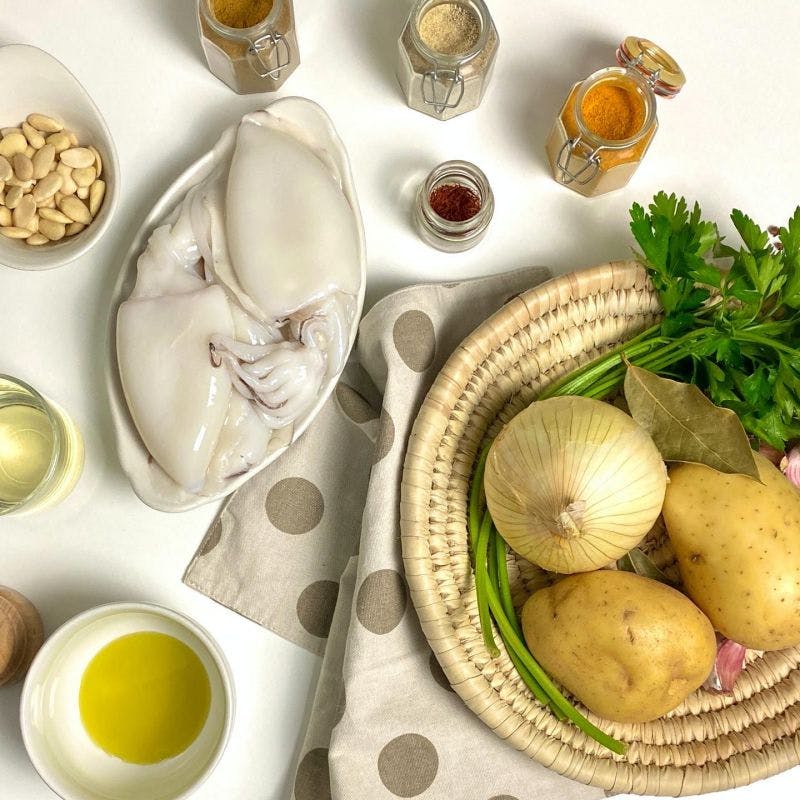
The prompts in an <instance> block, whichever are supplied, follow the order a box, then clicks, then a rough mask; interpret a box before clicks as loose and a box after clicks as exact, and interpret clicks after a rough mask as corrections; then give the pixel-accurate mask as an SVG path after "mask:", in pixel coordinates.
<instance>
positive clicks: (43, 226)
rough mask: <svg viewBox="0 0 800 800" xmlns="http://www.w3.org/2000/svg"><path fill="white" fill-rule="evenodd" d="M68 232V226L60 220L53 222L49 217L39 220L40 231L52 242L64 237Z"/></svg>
mask: <svg viewBox="0 0 800 800" xmlns="http://www.w3.org/2000/svg"><path fill="white" fill-rule="evenodd" d="M66 232H67V229H66V227H65V226H64V225H62V224H61V223H60V222H53V221H52V220H49V219H40V220H39V233H43V234H44V235H45V236H46V237H47V238H48V239H49V240H50V241H51V242H57V241H58V240H59V239H63V238H64V234H65V233H66Z"/></svg>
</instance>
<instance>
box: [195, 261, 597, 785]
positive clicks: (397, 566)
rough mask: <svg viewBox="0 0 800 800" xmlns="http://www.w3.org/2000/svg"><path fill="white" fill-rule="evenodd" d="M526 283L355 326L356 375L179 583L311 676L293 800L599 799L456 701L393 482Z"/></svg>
mask: <svg viewBox="0 0 800 800" xmlns="http://www.w3.org/2000/svg"><path fill="white" fill-rule="evenodd" d="M547 277H549V275H548V273H547V271H546V270H544V269H538V268H535V269H526V270H521V271H518V272H513V273H508V274H505V275H500V276H492V277H490V278H481V279H478V280H471V281H466V282H463V283H458V284H435V285H422V286H413V287H410V288H407V289H403V290H401V291H399V292H397V293H395V294H393V295H391V296H389V297H387V298H385V299H384V300H382V301H380V302H379V303H378V304H377V305H376V306H375V307H374V308H373V309H372V310H371V311H370V312H369V313H368V314H367V315H366V316H365V317H364V319H363V320H362V322H361V326H360V329H359V338H358V343H357V346H356V349H355V353H354V356H353V359H352V361H351V363H350V364H349V365H348V368H347V370H346V372H345V374H344V376H343V378H342V380H341V382H340V383H339V385H338V387H337V389H336V391H335V393H334V395H333V396H332V397H331V399H330V400H329V401H328V403H327V404H326V405H325V407H324V408H323V410H322V412H321V413H320V415H319V416H318V417H317V419H316V420H315V422H314V424H313V425H312V426H311V428H310V429H309V430H308V431H307V432H306V434H305V435H304V436H303V437H302V438H301V439H300V440H299V441H298V442H297V443H296V444H295V445H294V446H293V447H292V448H291V449H290V450H289V451H288V452H287V453H286V454H285V455H283V456H282V457H281V458H280V459H279V460H278V461H277V462H275V464H273V465H271V466H270V467H268V468H267V469H266V470H264V471H263V472H261V473H260V474H259V475H257V476H255V477H254V478H253V479H252V480H251V481H249V482H248V483H247V484H245V485H244V486H243V487H242V488H241V489H239V491H238V492H236V494H234V495H233V496H232V497H231V499H230V500H229V501H228V503H227V504H226V505H225V507H224V508H223V509H222V511H221V512H220V515H219V517H218V519H217V520H216V521H215V522H214V524H213V525H212V526H211V528H210V530H209V531H208V533H207V535H206V537H205V539H204V541H203V543H202V544H201V546H200V548H199V550H198V551H197V553H196V555H195V557H194V559H193V560H192V562H191V564H190V565H189V567H188V569H187V571H186V575H185V577H184V580H185V582H186V583H187V584H188V585H189V586H192V587H194V588H195V589H198V590H199V591H201V592H203V593H205V594H207V595H208V596H209V597H212V598H214V599H215V600H217V601H218V602H220V603H223V604H224V605H226V606H228V607H229V608H232V609H234V610H236V611H238V612H239V613H240V614H243V615H245V616H247V617H249V618H250V619H253V620H255V621H256V622H258V623H260V624H261V625H264V626H265V627H267V628H269V629H270V630H272V631H274V632H276V633H278V634H280V635H281V636H284V637H286V638H287V639H289V640H291V641H292V642H295V643H297V644H298V645H301V646H302V647H305V648H307V649H309V650H311V651H313V652H315V653H319V654H322V655H323V656H324V658H323V665H322V672H321V676H320V681H319V685H318V687H317V692H316V697H315V700H314V706H313V711H312V714H311V719H310V722H309V727H308V730H307V733H306V737H305V741H304V743H303V746H302V748H301V752H300V757H299V761H298V765H297V769H296V777H295V780H294V787H293V797H294V800H329V799H330V798H335V800H384V799H385V800H394V798H398V797H404V798H406V797H419V798H423V799H424V800H450V799H451V798H452V799H453V800H455V798H465V799H467V800H539V799H540V798H541V800H545V798H547V800H550V799H551V798H559V799H560V800H584V798H597V797H602V796H603V793H602V792H601V791H600V790H598V789H594V788H591V787H587V786H583V785H582V784H579V783H576V782H574V781H570V780H568V779H566V778H562V777H561V776H559V775H556V774H555V773H554V772H550V771H549V770H547V769H545V768H544V767H542V766H540V765H538V764H536V763H534V762H533V761H531V760H530V759H528V758H527V757H526V756H524V755H522V754H521V753H519V752H517V751H516V750H514V748H512V747H510V746H509V745H507V744H505V743H504V742H503V741H501V740H500V739H499V738H498V737H496V736H495V734H494V733H492V731H490V730H489V729H488V728H487V727H486V726H485V725H484V724H483V723H482V722H481V721H480V720H479V719H478V718H477V717H475V716H474V715H473V714H472V713H471V712H470V711H469V710H468V709H467V707H466V706H465V705H464V704H463V703H462V702H461V700H460V698H459V697H458V696H457V695H456V694H455V692H454V691H453V690H452V689H451V688H450V686H449V684H448V682H447V679H446V678H445V676H444V673H443V672H442V670H441V668H440V666H439V664H438V662H437V661H436V659H435V657H434V656H433V654H432V652H431V650H430V648H429V647H428V644H427V642H426V641H425V638H424V636H423V634H422V630H421V628H420V625H419V622H418V620H417V616H416V613H415V612H414V609H413V608H412V607H411V606H410V603H409V600H408V594H407V589H406V584H405V580H404V578H403V567H402V558H401V553H400V525H399V502H400V497H399V495H400V478H401V475H402V469H403V459H404V457H405V446H406V441H407V439H408V436H409V433H410V431H411V427H412V425H413V423H414V419H415V417H416V414H417V410H418V408H419V406H420V404H421V402H422V400H423V399H424V397H425V393H426V392H427V390H428V388H429V386H430V385H431V383H432V382H433V380H434V378H435V376H436V374H437V372H438V371H439V369H440V368H441V366H442V365H443V364H444V362H445V360H446V359H447V357H448V356H449V355H450V353H451V352H452V351H453V350H454V349H455V347H456V346H457V345H458V344H459V342H460V341H461V340H462V339H463V338H464V337H465V336H466V335H467V334H468V333H470V332H471V331H472V330H473V329H474V328H475V327H476V326H477V325H478V324H479V323H480V322H481V321H482V320H484V319H485V318H486V317H488V316H489V315H490V314H491V313H493V312H494V311H496V310H497V309H498V308H499V307H500V306H501V305H502V304H503V303H504V302H506V301H507V300H508V299H510V297H512V296H514V295H516V294H518V293H519V292H521V291H523V290H524V289H528V288H530V287H531V286H534V285H536V284H537V283H539V282H541V281H542V280H544V279H545V278H547Z"/></svg>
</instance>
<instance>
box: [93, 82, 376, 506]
mask: <svg viewBox="0 0 800 800" xmlns="http://www.w3.org/2000/svg"><path fill="white" fill-rule="evenodd" d="M267 110H268V111H269V113H270V114H272V115H276V116H280V115H281V114H282V112H285V113H286V114H287V116H289V117H290V118H291V119H292V121H293V122H294V123H295V124H297V123H298V120H303V121H304V122H305V123H306V125H307V133H308V137H309V140H310V141H312V142H313V141H315V136H321V134H322V133H323V132H324V137H325V138H326V140H327V141H329V142H333V143H335V144H336V145H337V148H338V151H336V152H330V151H327V150H326V151H325V157H326V158H330V159H333V160H335V162H336V164H337V167H338V171H339V174H340V175H341V176H342V191H343V192H344V194H345V197H346V198H347V200H348V202H349V204H350V206H351V208H352V210H353V214H354V217H355V219H356V221H357V226H358V232H359V238H360V244H361V246H360V256H361V258H360V261H361V276H360V282H359V289H358V296H357V298H356V312H355V314H354V317H353V322H352V325H351V330H350V338H349V347H350V348H352V346H353V343H354V342H355V339H356V334H357V332H358V323H359V320H360V317H361V311H362V308H363V304H364V294H365V289H366V248H365V243H364V227H363V222H362V219H361V212H360V209H359V205H358V199H357V197H356V193H355V186H354V184H353V177H352V174H351V171H350V164H349V161H348V159H347V155H346V152H345V150H344V145H343V144H342V142H341V140H340V139H339V135H338V133H337V132H336V130H335V129H334V127H333V124H332V122H331V121H330V119H329V118H328V117H327V115H326V114H325V113H324V111H322V110H321V109H320V108H319V106H317V105H316V104H315V103H313V102H311V101H309V100H306V99H304V98H298V97H287V98H283V99H281V100H276V101H275V102H273V103H271V104H270V105H269V106H268V107H267ZM320 112H321V113H320ZM238 123H239V121H238V120H237V121H236V123H235V124H234V125H232V126H231V127H229V128H227V129H226V130H225V131H223V133H222V135H221V137H220V139H219V141H218V142H217V144H216V145H215V147H214V148H213V149H212V150H211V151H210V152H208V153H206V154H205V155H204V156H202V157H201V158H199V159H198V160H197V161H195V162H194V164H192V165H191V166H190V167H189V168H188V169H187V170H185V171H184V172H183V174H182V175H180V176H179V177H178V178H177V179H176V180H175V181H174V183H173V184H172V185H171V186H170V187H169V188H168V189H167V190H166V192H165V193H164V194H163V195H162V197H161V198H160V199H159V200H158V202H157V203H156V204H155V206H154V207H153V209H152V210H151V211H150V213H149V214H148V215H147V218H146V219H145V221H144V222H143V223H142V226H141V227H140V228H139V230H138V232H137V233H136V235H135V237H134V239H133V242H132V243H131V246H130V248H129V250H128V252H127V254H126V256H125V259H124V261H123V263H122V268H121V270H120V273H119V277H118V278H117V282H116V285H115V287H114V292H113V295H112V303H111V314H110V317H109V327H108V340H107V345H106V346H107V348H108V365H109V368H108V370H107V374H106V387H107V391H108V395H109V401H110V404H111V415H112V418H113V421H114V431H115V435H116V444H117V453H118V455H119V459H120V462H121V464H122V468H123V470H124V471H125V473H126V475H127V476H128V479H129V480H130V482H131V485H132V486H133V490H134V492H136V494H137V495H138V497H139V498H140V499H141V500H142V501H143V502H145V503H146V504H147V505H149V506H150V507H151V508H155V509H157V510H159V511H170V512H177V511H188V510H189V509H192V508H196V507H198V506H201V505H205V504H206V503H212V502H215V501H218V500H220V499H222V498H223V497H225V496H227V495H229V494H230V493H231V492H233V491H235V490H236V489H238V488H239V487H240V486H241V485H242V484H243V483H245V482H246V481H247V480H249V479H250V478H252V477H253V475H255V474H257V473H258V472H260V471H261V470H262V469H264V467H266V466H267V465H268V464H271V463H272V462H273V461H275V459H276V458H278V457H279V456H280V455H281V454H282V453H283V452H285V451H286V450H287V449H288V447H289V446H290V445H291V444H292V442H294V441H296V440H297V439H298V438H299V437H300V436H301V435H302V434H303V433H304V431H305V430H306V429H307V428H308V426H309V425H310V424H311V422H312V421H313V420H314V418H315V417H316V415H317V414H318V413H319V411H320V409H321V408H322V406H323V405H324V404H325V402H326V400H327V399H328V397H329V396H330V394H331V392H332V391H333V389H334V387H335V386H336V383H337V382H338V380H339V377H340V375H339V374H337V375H334V376H333V377H332V378H330V379H329V380H328V381H326V382H325V383H324V384H323V386H322V390H321V391H320V395H319V397H318V398H317V401H316V402H315V403H314V405H313V407H312V408H311V409H310V410H309V411H308V412H306V413H305V414H304V415H303V416H302V417H300V418H299V419H298V420H297V421H296V422H295V423H294V425H292V426H289V427H287V428H282V429H279V430H276V431H274V432H273V435H272V438H271V439H270V442H269V447H268V451H267V456H266V457H265V458H264V459H263V460H262V461H261V463H259V464H258V465H257V466H255V467H253V468H252V469H251V470H249V471H248V472H246V473H245V474H243V475H240V476H238V477H235V478H231V479H230V480H229V482H228V484H227V486H226V487H225V489H224V491H221V492H218V493H216V494H211V495H197V494H192V493H190V492H187V491H186V490H185V489H183V488H182V487H180V486H178V485H177V484H176V483H175V482H174V481H173V480H172V479H171V478H169V477H168V476H167V475H166V473H164V472H163V470H161V469H160V467H158V465H156V464H154V462H153V458H152V456H151V455H150V453H149V452H148V450H147V448H146V447H145V446H144V443H143V442H142V439H141V437H140V436H139V433H138V431H137V429H136V426H135V424H134V422H133V419H132V417H131V414H130V411H129V409H128V405H127V401H126V399H125V395H124V392H123V388H122V383H121V381H120V377H119V362H118V358H117V348H116V338H117V337H116V330H117V311H118V309H119V306H120V303H122V302H123V301H124V300H126V299H127V298H128V296H129V295H130V293H131V290H132V289H133V286H134V283H135V282H136V269H137V260H138V258H139V255H140V254H141V253H142V251H143V250H144V249H145V247H146V245H147V240H148V238H149V237H150V234H151V233H152V231H153V230H154V229H155V228H156V227H158V226H159V225H160V224H163V223H164V221H165V220H166V219H167V218H168V217H169V215H170V214H171V213H172V212H173V210H174V209H175V208H176V207H177V206H178V205H179V203H180V202H181V201H182V200H183V198H184V197H185V195H186V193H187V192H188V191H189V189H191V188H192V187H193V186H196V185H197V184H199V183H201V182H202V181H203V180H205V178H207V177H208V176H209V175H210V174H211V173H212V172H214V170H215V169H216V168H217V167H218V165H219V164H220V163H223V162H225V161H226V160H230V158H231V155H232V153H233V149H234V146H235V141H236V129H237V126H238ZM322 128H324V131H323V130H322Z"/></svg>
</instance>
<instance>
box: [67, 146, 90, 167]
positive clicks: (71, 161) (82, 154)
mask: <svg viewBox="0 0 800 800" xmlns="http://www.w3.org/2000/svg"><path fill="white" fill-rule="evenodd" d="M61 163H62V164H66V165H67V166H68V167H72V168H73V169H82V168H83V167H91V166H92V164H94V153H92V151H91V150H89V148H88V147H71V148H69V150H64V152H63V153H61Z"/></svg>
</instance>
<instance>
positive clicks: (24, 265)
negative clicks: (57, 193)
mask: <svg viewBox="0 0 800 800" xmlns="http://www.w3.org/2000/svg"><path fill="white" fill-rule="evenodd" d="M0 75H2V76H3V92H2V95H0V97H1V98H2V99H0V126H1V127H13V126H16V125H19V124H20V123H21V122H22V121H23V120H24V119H25V117H27V115H28V114H31V113H33V112H38V113H41V114H49V115H52V116H55V117H58V118H60V119H61V120H62V121H63V122H64V124H65V125H66V127H67V128H69V129H70V130H72V131H74V132H75V133H76V134H77V136H78V139H79V141H80V143H81V144H91V145H94V146H95V147H96V148H97V150H98V152H99V153H100V156H101V158H102V159H103V175H102V180H104V181H105V182H106V194H105V198H104V200H103V205H102V207H101V208H100V211H99V213H98V215H97V217H96V218H95V220H94V221H93V222H92V224H91V225H89V226H88V227H87V228H86V230H85V231H82V232H81V233H79V234H77V235H76V236H73V237H70V238H68V239H62V240H61V241H60V242H52V243H50V244H44V245H40V246H38V247H31V246H30V245H27V244H25V243H24V242H21V241H19V240H18V239H7V238H6V237H5V236H0V264H5V265H6V266H9V267H13V268H14V269H26V270H47V269H54V268H55V267H61V266H63V265H64V264H68V263H69V262H70V261H74V260H75V259H76V258H78V257H79V256H82V255H83V254H84V253H85V252H86V251H87V250H89V248H90V247H92V245H94V244H95V242H97V240H98V239H99V238H100V237H101V236H102V235H103V234H104V233H105V231H106V229H107V228H108V225H109V223H110V222H111V217H112V216H113V215H114V211H115V209H116V207H117V198H118V196H119V159H118V158H117V149H116V147H115V146H114V141H113V139H112V138H111V133H110V132H109V130H108V126H107V125H106V122H105V120H104V119H103V116H102V114H101V113H100V111H99V110H98V108H97V106H96V105H95V104H94V102H93V101H92V98H91V97H89V95H88V94H87V92H86V90H85V89H84V88H83V86H82V85H81V84H80V81H78V79H77V78H76V77H75V76H74V75H73V74H72V73H71V72H70V71H69V70H68V69H67V68H66V67H65V66H64V65H63V64H62V63H61V62H60V61H58V60H57V59H55V58H53V56H51V55H49V54H48V53H45V52H44V50H40V49H39V48H38V47H31V46H30V45H26V44H10V45H6V46H5V47H0Z"/></svg>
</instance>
